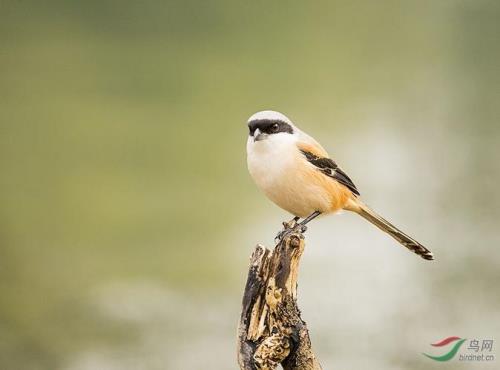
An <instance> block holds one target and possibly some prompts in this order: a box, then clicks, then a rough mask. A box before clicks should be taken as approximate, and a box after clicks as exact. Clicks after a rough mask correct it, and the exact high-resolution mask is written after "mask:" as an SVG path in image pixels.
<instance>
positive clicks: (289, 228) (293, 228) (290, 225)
mask: <svg viewBox="0 0 500 370" xmlns="http://www.w3.org/2000/svg"><path fill="white" fill-rule="evenodd" d="M283 227H284V229H283V230H281V231H280V232H279V233H278V234H277V235H276V237H275V238H274V241H275V242H279V241H281V240H283V239H285V237H287V236H288V235H290V234H291V233H293V232H299V233H305V232H306V230H307V226H306V225H302V224H300V223H298V222H297V221H296V220H295V219H293V220H291V221H289V222H283Z"/></svg>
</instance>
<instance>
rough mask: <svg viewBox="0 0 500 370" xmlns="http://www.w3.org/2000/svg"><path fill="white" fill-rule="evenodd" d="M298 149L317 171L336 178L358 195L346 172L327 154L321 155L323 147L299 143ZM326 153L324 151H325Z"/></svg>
mask: <svg viewBox="0 0 500 370" xmlns="http://www.w3.org/2000/svg"><path fill="white" fill-rule="evenodd" d="M297 146H298V148H299V150H300V151H301V152H302V154H303V155H304V156H305V157H306V159H307V161H308V162H309V163H311V164H312V165H314V166H315V167H316V168H317V169H318V170H319V171H321V172H322V173H323V174H325V175H326V176H328V177H331V178H332V179H335V180H337V181H338V182H339V183H341V184H342V185H344V186H346V187H347V188H348V189H349V190H350V191H352V192H353V194H356V195H360V194H359V191H358V189H357V188H356V185H354V183H353V182H352V180H351V179H350V178H349V176H347V174H346V173H345V172H344V171H342V169H341V168H340V167H339V166H338V165H337V163H335V162H334V161H333V160H332V159H330V158H328V156H323V155H322V154H323V152H324V149H323V148H321V147H320V149H321V150H315V149H317V148H315V147H314V146H311V145H308V144H303V143H299V144H298V145H297ZM325 153H326V152H325Z"/></svg>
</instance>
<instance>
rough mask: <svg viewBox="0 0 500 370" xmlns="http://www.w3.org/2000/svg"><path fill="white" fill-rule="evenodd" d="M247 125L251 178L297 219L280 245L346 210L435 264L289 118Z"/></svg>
mask: <svg viewBox="0 0 500 370" xmlns="http://www.w3.org/2000/svg"><path fill="white" fill-rule="evenodd" d="M247 125H248V130H249V132H248V139H247V145H246V149H247V166H248V171H249V173H250V176H251V177H252V179H253V180H254V182H255V184H256V185H257V187H258V188H259V189H260V190H261V191H262V192H263V193H264V194H265V195H266V196H267V197H268V198H269V199H270V200H271V201H272V202H274V203H275V204H276V205H278V206H279V207H280V208H282V209H283V210H285V211H287V212H289V213H291V214H292V215H293V216H294V218H293V220H292V221H290V223H291V224H293V225H294V226H293V227H291V228H288V229H287V227H286V226H285V230H283V231H282V232H280V233H279V234H278V236H277V238H278V239H282V238H283V237H284V236H285V235H287V234H288V233H289V232H292V231H294V230H298V229H300V231H302V232H304V231H305V230H306V228H307V227H306V224H308V223H309V222H310V221H312V220H313V219H315V218H317V217H318V216H323V215H327V214H333V213H337V212H339V211H341V210H346V211H350V212H354V213H356V214H358V215H360V216H362V217H363V218H364V219H366V220H368V221H369V222H371V223H372V224H373V225H375V226H376V227H378V228H379V229H380V230H382V231H384V232H385V233H387V234H389V235H390V236H391V237H393V238H394V239H395V240H397V241H398V242H399V243H400V244H401V245H403V246H404V247H406V248H407V249H409V250H410V251H412V252H414V253H415V254H417V255H419V256H420V257H422V258H423V259H425V260H433V259H434V256H433V254H432V252H431V251H430V250H429V249H427V248H426V247H424V246H423V245H422V244H420V243H419V242H418V241H416V240H415V239H413V238H412V237H410V236H408V235H407V234H405V233H404V232H403V231H401V230H400V229H398V228H397V227H396V226H394V225H393V224H392V223H390V222H389V221H387V220H386V219H385V218H383V217H382V216H380V215H379V214H378V213H376V212H375V211H373V210H372V209H371V208H370V207H368V206H367V205H366V204H365V203H364V202H363V201H362V200H361V197H360V193H359V191H358V189H357V187H356V185H354V183H353V181H352V180H351V178H350V177H349V176H348V175H347V174H346V172H344V170H343V169H342V168H340V167H339V166H338V165H337V163H336V162H335V161H334V160H333V159H331V158H330V156H329V155H328V153H327V151H326V150H325V149H324V148H323V147H322V146H321V145H320V144H319V143H318V142H317V141H316V140H315V139H314V138H313V137H312V136H309V135H308V134H306V133H305V132H304V131H302V130H300V129H299V128H298V127H297V126H296V125H295V124H294V123H293V122H292V121H291V120H290V119H289V118H288V117H287V116H285V115H284V114H282V113H280V112H276V111H272V110H264V111H260V112H257V113H255V114H253V115H252V116H251V117H250V118H249V119H248V121H247ZM300 219H303V220H302V221H300V222H299V220H300ZM285 225H286V223H285ZM289 225H290V224H289Z"/></svg>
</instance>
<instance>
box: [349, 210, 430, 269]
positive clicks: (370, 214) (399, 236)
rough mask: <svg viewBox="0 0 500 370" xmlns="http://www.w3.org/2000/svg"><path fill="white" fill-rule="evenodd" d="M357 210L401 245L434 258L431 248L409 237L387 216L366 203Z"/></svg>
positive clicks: (422, 255) (426, 257)
mask: <svg viewBox="0 0 500 370" xmlns="http://www.w3.org/2000/svg"><path fill="white" fill-rule="evenodd" d="M356 212H357V213H358V214H359V215H361V216H363V217H364V218H365V219H367V220H368V221H370V222H371V223H372V224H374V225H375V226H377V227H378V228H379V229H380V230H382V231H385V232H386V233H387V234H389V235H390V236H392V237H393V238H394V239H396V240H397V241H398V242H399V243H401V245H403V246H404V247H406V248H408V249H409V250H410V251H412V252H413V253H416V254H418V255H419V256H420V257H422V258H423V259H426V260H429V261H430V260H433V259H434V255H433V254H432V252H431V251H430V250H428V249H427V248H425V247H424V246H423V245H422V244H420V243H419V242H417V241H416V240H415V239H413V238H411V237H409V236H408V235H406V234H405V233H404V232H402V231H401V230H399V229H398V228H397V227H396V226H394V225H393V224H391V223H390V222H389V221H387V220H386V219H385V218H383V217H382V216H380V215H379V214H377V213H376V212H375V211H373V210H372V209H370V208H369V207H368V206H367V205H365V204H359V203H358V207H356Z"/></svg>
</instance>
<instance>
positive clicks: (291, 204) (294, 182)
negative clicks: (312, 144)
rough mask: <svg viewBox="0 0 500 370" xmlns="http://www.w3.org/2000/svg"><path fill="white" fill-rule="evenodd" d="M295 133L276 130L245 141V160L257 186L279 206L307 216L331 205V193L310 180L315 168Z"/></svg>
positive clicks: (324, 209) (297, 214)
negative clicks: (262, 138) (264, 137)
mask: <svg viewBox="0 0 500 370" xmlns="http://www.w3.org/2000/svg"><path fill="white" fill-rule="evenodd" d="M296 141H297V137H296V136H294V135H289V134H286V133H283V134H275V135H272V136H270V137H268V138H267V139H265V140H262V141H257V142H254V141H253V138H252V137H249V138H248V141H247V164H248V170H249V172H250V175H251V176H252V178H253V180H254V181H255V183H256V184H257V186H258V187H259V188H260V189H261V190H262V191H263V192H264V193H265V194H266V195H267V197H268V198H269V199H271V200H272V201H273V202H274V203H276V204H277V205H278V206H279V207H281V208H283V209H285V210H286V211H288V212H290V213H292V214H293V215H295V216H299V217H307V216H308V215H310V214H311V213H313V212H314V211H316V210H319V211H321V212H324V211H326V210H327V209H329V207H330V203H331V200H330V196H329V194H328V193H327V192H326V191H325V189H323V188H322V187H320V186H318V184H317V183H315V182H312V181H310V178H309V177H308V172H309V171H314V169H313V168H312V165H310V164H309V163H308V162H307V161H306V160H305V158H304V156H303V155H302V154H301V153H300V151H299V150H298V148H297V145H296Z"/></svg>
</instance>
